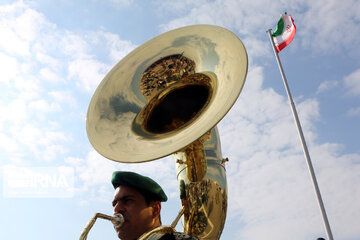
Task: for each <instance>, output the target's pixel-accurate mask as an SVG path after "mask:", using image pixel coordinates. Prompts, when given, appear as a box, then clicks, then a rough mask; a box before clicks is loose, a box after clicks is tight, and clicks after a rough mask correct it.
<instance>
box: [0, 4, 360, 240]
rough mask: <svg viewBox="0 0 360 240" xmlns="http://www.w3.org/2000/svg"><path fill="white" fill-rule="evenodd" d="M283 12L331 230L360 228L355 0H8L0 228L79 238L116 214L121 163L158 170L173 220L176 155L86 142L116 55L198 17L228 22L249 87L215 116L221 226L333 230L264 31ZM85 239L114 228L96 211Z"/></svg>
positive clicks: (301, 237)
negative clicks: (131, 154) (110, 150)
mask: <svg viewBox="0 0 360 240" xmlns="http://www.w3.org/2000/svg"><path fill="white" fill-rule="evenodd" d="M284 12H287V13H289V14H291V15H292V17H293V19H294V21H295V25H296V27H297V32H296V35H295V38H294V40H293V42H292V43H291V44H290V45H289V46H288V47H286V48H285V49H284V50H283V51H281V52H280V54H279V55H280V59H281V61H282V64H283V67H284V70H285V74H286V76H287V79H288V83H289V87H290V90H291V93H292V96H293V99H294V102H295V105H296V109H297V111H298V114H299V118H300V122H301V125H302V128H303V131H304V135H305V139H306V143H307V145H308V148H309V152H310V156H311V159H312V163H313V166H314V169H315V173H316V177H317V180H318V183H319V187H320V191H321V194H322V198H323V201H324V205H325V209H326V212H327V215H328V219H329V222H330V226H331V230H332V233H333V236H334V239H337V240H340V239H341V240H355V239H360V227H359V222H360V188H359V183H360V148H359V142H360V127H359V120H360V64H359V62H360V15H359V12H360V1H357V0H344V1H337V0H317V1H313V0H311V1H310V0H288V1H272V2H271V4H270V3H269V1H266V0H252V1H245V0H223V1H220V0H215V1H208V0H198V1H189V0H172V1H164V0H163V1H160V0H159V1H156V0H154V1H140V0H138V1H137V0H101V1H100V0H88V1H81V0H77V1H72V0H60V1H56V3H55V2H54V1H46V0H33V1H7V0H5V1H4V0H2V1H1V2H0V181H1V183H0V196H1V197H0V212H1V214H0V238H1V239H32V240H35V239H36V240H38V239H54V240H57V239H76V238H78V237H79V236H80V233H81V231H82V230H83V228H84V227H85V225H86V224H87V222H88V221H89V220H90V218H91V217H92V216H93V214H94V213H96V212H102V213H105V214H112V206H111V201H112V197H113V189H112V186H111V184H110V178H111V174H112V172H113V171H116V170H127V171H136V172H138V173H141V174H144V175H147V176H149V177H152V178H153V179H155V180H156V181H157V182H159V183H160V184H161V185H162V186H163V188H164V190H165V192H166V193H167V195H168V196H169V201H168V202H166V203H164V204H163V205H162V220H163V223H164V224H166V225H170V224H171V222H172V221H173V219H174V218H175V217H176V214H177V212H178V211H179V209H180V201H179V191H178V183H177V180H176V172H175V166H174V160H173V158H172V156H168V157H165V158H162V159H159V160H156V161H151V162H147V163H141V164H124V163H118V162H113V161H110V160H107V159H105V158H104V157H102V156H101V155H100V154H99V153H97V152H96V151H95V150H94V148H93V147H92V146H91V144H90V143H89V140H88V138H87V134H86V130H85V122H86V120H85V119H86V113H87V108H88V105H89V102H90V99H91V97H92V95H93V93H94V91H95V89H96V87H97V86H98V84H99V83H100V82H101V80H102V79H103V78H104V77H105V75H106V74H107V72H108V71H110V70H111V68H112V67H113V66H114V65H115V64H116V63H117V62H118V61H120V60H121V59H122V58H123V57H125V56H126V55H127V54H128V53H130V52H131V51H132V50H134V49H135V48H136V47H138V46H140V45H141V44H142V43H144V42H146V41H147V40H149V39H151V38H153V37H155V36H157V35H159V34H161V33H164V32H167V31H169V30H172V29H175V28H178V27H182V26H188V25H194V24H212V25H217V26H221V27H224V28H226V29H229V30H230V31H232V32H233V33H235V34H236V35H237V36H238V37H239V38H240V39H241V40H242V42H243V43H244V45H245V48H246V50H247V54H248V60H249V65H248V73H247V78H246V83H245V85H244V88H243V90H242V92H241V94H240V96H239V98H238V99H237V101H236V103H235V104H234V106H233V107H232V109H231V110H230V111H229V113H228V114H227V115H226V116H225V117H224V118H223V119H222V121H221V122H220V123H219V124H218V125H217V127H218V130H219V133H220V139H221V146H222V155H223V156H224V157H228V158H229V162H227V163H226V169H227V183H228V189H229V190H228V191H229V192H228V211H227V220H226V223H225V227H224V230H223V234H222V237H221V239H224V240H226V239H247V240H260V239H277V240H282V239H295V240H311V239H316V238H318V237H324V238H327V237H326V231H325V228H324V225H323V221H322V217H321V214H320V210H319V207H318V204H317V200H316V196H315V193H314V189H313V186H312V182H311V178H310V175H309V172H308V169H307V165H306V161H305V157H304V154H303V151H302V147H301V142H300V140H299V137H298V134H297V130H296V126H295V123H294V119H293V117H292V113H291V109H290V106H289V102H288V99H287V95H286V92H285V89H284V86H283V83H282V79H281V75H280V72H279V70H278V67H277V64H276V60H275V56H274V54H273V50H272V48H271V44H270V41H269V38H268V35H267V33H266V31H267V30H268V29H275V27H276V23H277V20H278V19H279V16H280V14H282V13H284ZM35 176H42V177H46V176H50V178H49V179H47V180H46V179H42V180H41V181H40V180H39V179H38V180H36V179H35ZM51 177H53V178H51ZM34 179H35V180H34ZM36 181H38V182H36ZM45 185H46V186H45ZM177 229H178V230H179V231H181V226H178V227H177ZM88 239H116V235H115V232H114V230H113V228H112V225H111V224H110V223H109V222H107V221H105V220H98V221H97V222H96V224H95V226H94V227H93V229H92V230H91V232H90V234H89V237H88Z"/></svg>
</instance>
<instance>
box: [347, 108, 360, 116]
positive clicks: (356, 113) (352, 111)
mask: <svg viewBox="0 0 360 240" xmlns="http://www.w3.org/2000/svg"><path fill="white" fill-rule="evenodd" d="M347 114H348V115H349V116H360V107H354V108H350V109H349V110H348V111H347Z"/></svg>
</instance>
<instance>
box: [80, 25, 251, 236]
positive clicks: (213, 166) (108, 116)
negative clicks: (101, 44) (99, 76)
mask: <svg viewBox="0 0 360 240" xmlns="http://www.w3.org/2000/svg"><path fill="white" fill-rule="evenodd" d="M247 65H248V63H247V54H246V50H245V48H244V45H243V44H242V42H241V41H240V39H239V38H238V37H237V36H236V35H235V34H234V33H232V32H230V31H229V30H227V29H224V28H222V27H218V26H211V25H195V26H188V27H183V28H179V29H175V30H172V31H169V32H166V33H163V34H161V35H159V36H157V37H155V38H153V39H151V40H150V41H148V42H146V43H144V44H142V45H141V46H139V47H138V48H136V49H135V50H133V51H132V52H131V53H130V54H128V55H127V56H126V57H124V58H123V59H122V60H121V61H120V62H119V63H117V64H116V65H115V66H114V68H113V69H112V70H111V71H110V72H109V73H108V74H107V75H106V77H105V78H104V79H103V81H102V82H101V83H100V85H99V86H98V88H97V89H96V91H95V93H94V95H93V97H92V99H91V102H90V105H89V109H88V113H87V119H86V130H87V134H88V138H89V140H90V142H91V144H92V146H93V147H94V148H95V149H96V150H97V151H98V152H99V153H100V154H101V155H103V156H104V157H106V158H108V159H111V160H114V161H118V162H123V163H140V162H146V161H152V160H155V159H159V158H162V157H165V156H168V155H170V154H174V157H175V160H176V171H177V178H178V180H179V186H180V197H181V201H182V205H183V209H182V211H181V213H183V214H184V216H183V227H184V230H183V231H184V232H185V233H188V234H192V235H194V236H197V237H198V238H199V239H219V238H220V235H221V232H222V229H223V226H224V223H225V217H226V209H227V185H226V173H225V166H224V162H225V161H226V160H225V159H223V157H222V155H221V149H220V140H219V134H218V131H217V128H216V124H217V123H218V122H219V121H220V120H221V119H222V118H223V117H224V116H225V114H226V113H227V112H228V111H229V110H230V108H231V107H232V105H233V104H234V103H235V101H236V99H237V98H238V96H239V94H240V92H241V89H242V87H243V85H244V82H245V78H246V74H247ZM103 218H107V219H109V220H111V221H113V222H114V221H115V222H116V221H119V220H118V219H117V218H116V216H114V217H103ZM145 235H146V237H145ZM145 235H144V237H141V239H155V238H154V236H155V235H156V236H161V229H160V230H159V231H158V232H156V231H155V232H154V233H151V234H149V233H148V234H145ZM152 236H153V237H152ZM84 239H86V236H85V238H84Z"/></svg>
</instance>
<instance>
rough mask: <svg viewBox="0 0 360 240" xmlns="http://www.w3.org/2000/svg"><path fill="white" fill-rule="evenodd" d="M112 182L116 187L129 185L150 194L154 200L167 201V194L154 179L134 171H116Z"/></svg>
mask: <svg viewBox="0 0 360 240" xmlns="http://www.w3.org/2000/svg"><path fill="white" fill-rule="evenodd" d="M111 183H112V185H113V186H114V188H115V189H116V188H117V187H119V186H121V185H122V186H128V187H131V188H134V189H136V190H138V191H139V192H140V193H142V194H146V195H148V196H149V197H150V198H151V199H152V200H155V201H160V202H166V201H167V199H168V198H167V196H166V194H165V193H164V191H163V190H162V188H161V187H160V185H159V184H157V183H156V182H155V181H154V180H152V179H151V178H149V177H145V176H142V175H140V174H137V173H134V172H123V171H115V172H113V174H112V178H111Z"/></svg>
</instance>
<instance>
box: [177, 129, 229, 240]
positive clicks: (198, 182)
mask: <svg viewBox="0 0 360 240" xmlns="http://www.w3.org/2000/svg"><path fill="white" fill-rule="evenodd" d="M174 158H175V159H176V172H177V179H178V181H179V184H180V198H181V202H182V205H183V207H184V209H185V211H184V217H183V230H184V232H185V233H187V234H191V235H193V236H196V237H197V238H199V239H211V240H214V239H219V238H220V235H221V233H222V230H223V228H224V224H225V219H226V210H227V183H226V171H225V166H224V162H225V161H224V159H223V158H222V155H221V147H220V139H219V133H218V131H217V127H214V128H213V129H212V130H211V131H210V132H209V133H207V134H205V135H204V136H203V137H201V138H200V139H199V140H197V141H195V143H193V144H191V145H190V146H188V147H186V148H185V149H184V150H182V151H180V152H177V153H175V154H174Z"/></svg>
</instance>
